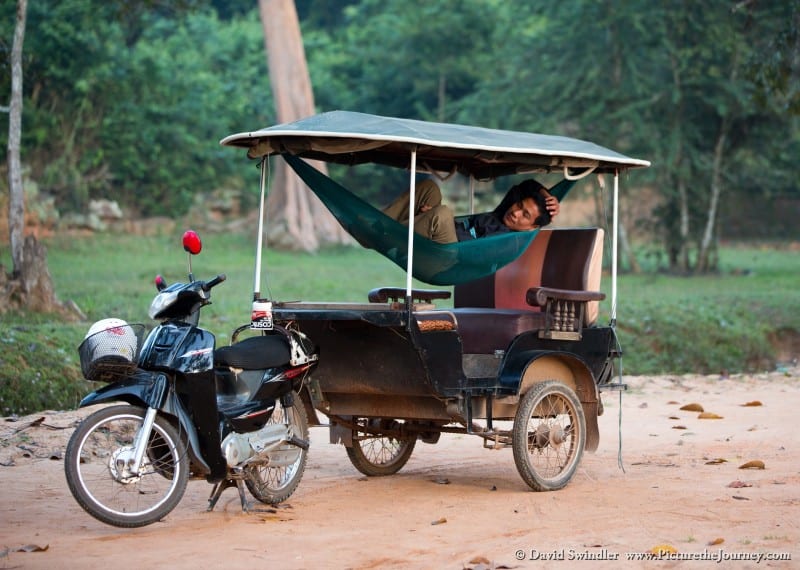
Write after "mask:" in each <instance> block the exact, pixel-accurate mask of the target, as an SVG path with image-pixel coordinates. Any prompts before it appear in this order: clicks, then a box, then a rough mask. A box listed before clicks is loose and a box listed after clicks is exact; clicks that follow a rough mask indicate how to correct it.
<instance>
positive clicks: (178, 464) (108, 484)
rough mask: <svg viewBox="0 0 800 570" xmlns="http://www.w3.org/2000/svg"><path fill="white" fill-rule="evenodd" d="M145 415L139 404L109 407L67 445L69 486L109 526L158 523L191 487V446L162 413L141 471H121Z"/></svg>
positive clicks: (86, 423)
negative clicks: (123, 461)
mask: <svg viewBox="0 0 800 570" xmlns="http://www.w3.org/2000/svg"><path fill="white" fill-rule="evenodd" d="M144 416H145V410H144V409H142V408H139V407H135V406H128V405H118V406H111V407H108V408H103V409H101V410H98V411H97V412H94V413H93V414H91V415H90V416H88V417H87V418H86V419H85V420H83V422H81V424H80V425H79V426H78V428H77V429H76V430H75V432H74V433H73V434H72V437H71V438H70V440H69V443H68V444H67V450H66V452H65V457H64V470H65V474H66V477H67V485H68V486H69V490H70V491H71V492H72V496H73V497H75V500H76V501H77V502H78V504H79V505H80V506H81V507H83V509H84V510H85V511H86V512H87V513H89V514H90V515H92V516H93V517H94V518H96V519H97V520H99V521H102V522H104V523H106V524H110V525H113V526H119V527H123V528H134V527H140V526H145V525H148V524H152V523H154V522H157V521H159V520H161V519H163V518H164V517H165V516H167V514H169V513H170V512H171V511H172V509H174V508H175V507H176V506H177V505H178V503H179V502H180V500H181V498H182V497H183V493H184V492H185V491H186V482H187V481H188V480H189V462H188V459H187V457H186V447H185V445H184V444H183V442H182V441H181V439H180V437H179V436H178V432H177V431H176V430H175V428H174V427H173V426H172V424H171V423H169V421H167V420H166V419H165V418H163V417H162V416H156V420H155V423H154V424H153V430H152V432H151V434H150V442H149V444H148V447H147V450H146V453H145V456H144V458H143V459H142V465H141V468H140V469H139V473H138V474H136V475H135V476H134V475H133V474H131V473H125V472H124V470H121V468H123V467H124V466H123V465H120V461H121V460H120V455H121V454H125V453H127V452H129V451H132V450H133V443H134V439H135V437H136V434H137V432H138V430H139V428H140V427H141V425H142V422H143V421H144ZM115 458H116V459H117V462H115V461H114V459H115Z"/></svg>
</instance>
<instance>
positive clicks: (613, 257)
mask: <svg viewBox="0 0 800 570" xmlns="http://www.w3.org/2000/svg"><path fill="white" fill-rule="evenodd" d="M612 208H613V214H612V222H611V225H612V228H613V230H612V232H613V234H614V235H613V239H612V247H611V326H614V325H616V324H617V255H618V245H619V243H618V242H619V170H615V171H614V203H613V205H612Z"/></svg>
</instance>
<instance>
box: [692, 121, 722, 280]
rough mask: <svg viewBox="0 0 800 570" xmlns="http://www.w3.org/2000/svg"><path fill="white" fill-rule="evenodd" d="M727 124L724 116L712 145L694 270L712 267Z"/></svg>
mask: <svg viewBox="0 0 800 570" xmlns="http://www.w3.org/2000/svg"><path fill="white" fill-rule="evenodd" d="M728 125H729V121H728V118H727V117H724V118H723V119H722V124H721V125H720V132H719V134H718V136H717V143H716V145H714V164H713V166H712V169H713V170H712V172H711V198H710V200H709V204H708V215H707V217H706V227H705V231H704V232H703V239H702V241H701V243H700V251H699V252H698V254H697V264H696V266H695V270H696V271H697V272H699V273H704V272H707V271H709V270H711V269H713V268H712V266H711V263H710V259H711V257H710V250H711V246H712V244H713V242H714V239H715V236H714V234H715V231H714V230H715V228H716V226H717V210H718V208H719V197H720V194H721V193H722V163H723V158H724V156H725V143H726V141H727V139H728V129H729V126H728Z"/></svg>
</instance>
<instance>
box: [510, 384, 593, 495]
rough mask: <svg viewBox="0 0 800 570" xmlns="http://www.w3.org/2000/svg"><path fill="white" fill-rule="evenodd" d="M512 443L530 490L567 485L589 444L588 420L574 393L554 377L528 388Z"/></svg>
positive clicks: (515, 419) (547, 489)
mask: <svg viewBox="0 0 800 570" xmlns="http://www.w3.org/2000/svg"><path fill="white" fill-rule="evenodd" d="M512 443H513V449H514V463H516V465H517V471H519V474H520V475H521V476H522V479H523V480H524V481H525V482H526V483H527V484H528V485H529V486H530V487H531V489H533V490H534V491H555V490H557V489H561V488H563V487H565V486H566V485H567V483H569V481H570V479H572V476H573V475H574V474H575V470H576V469H577V468H578V464H579V463H580V460H581V456H582V455H583V448H584V446H585V444H586V419H585V418H584V415H583V408H582V407H581V403H580V401H578V397H577V396H576V395H575V392H574V391H573V390H572V389H571V388H569V387H568V386H566V385H564V384H563V383H561V382H558V381H555V380H550V381H547V382H542V383H541V384H536V385H535V386H533V387H532V388H531V389H530V390H528V392H526V393H525V395H524V396H523V397H522V400H521V402H520V405H519V408H518V409H517V414H516V417H515V418H514V431H513V434H512Z"/></svg>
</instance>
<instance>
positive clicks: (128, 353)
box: [79, 318, 139, 380]
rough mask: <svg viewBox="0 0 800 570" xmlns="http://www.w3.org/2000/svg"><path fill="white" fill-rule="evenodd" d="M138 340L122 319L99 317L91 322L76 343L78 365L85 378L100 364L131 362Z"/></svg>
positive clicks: (128, 363) (95, 374)
mask: <svg viewBox="0 0 800 570" xmlns="http://www.w3.org/2000/svg"><path fill="white" fill-rule="evenodd" d="M138 345H139V341H138V338H137V335H136V330H135V329H134V328H133V327H132V326H131V325H128V323H126V322H125V321H123V320H122V319H114V318H112V319H103V320H100V321H97V322H96V323H94V324H93V325H92V326H91V327H90V328H89V331H88V332H87V333H86V336H85V337H84V339H83V342H82V343H81V346H80V347H79V352H80V356H81V367H82V368H83V373H84V376H86V378H88V379H89V380H93V379H95V378H94V377H95V376H97V375H98V374H99V372H100V371H102V370H103V369H104V368H107V367H109V366H110V367H113V366H122V367H123V368H124V367H130V365H133V364H134V360H135V358H136V353H137V350H138Z"/></svg>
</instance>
